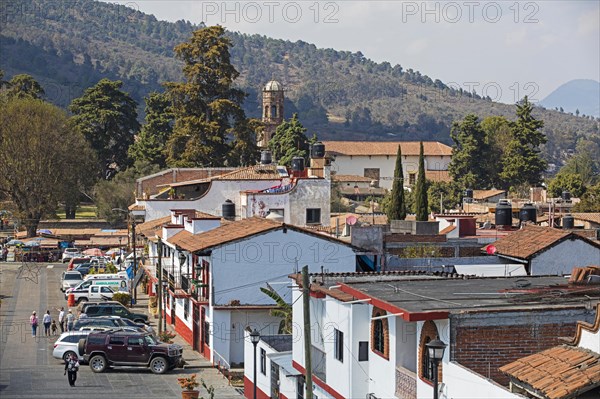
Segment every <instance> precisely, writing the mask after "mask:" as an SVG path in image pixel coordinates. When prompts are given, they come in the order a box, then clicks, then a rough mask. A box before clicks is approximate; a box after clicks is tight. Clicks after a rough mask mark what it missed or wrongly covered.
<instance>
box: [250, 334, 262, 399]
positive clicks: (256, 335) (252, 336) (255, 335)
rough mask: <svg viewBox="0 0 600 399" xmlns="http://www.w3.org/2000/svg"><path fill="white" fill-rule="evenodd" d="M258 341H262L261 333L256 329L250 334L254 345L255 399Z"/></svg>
mask: <svg viewBox="0 0 600 399" xmlns="http://www.w3.org/2000/svg"><path fill="white" fill-rule="evenodd" d="M258 341H260V333H259V332H258V331H256V328H255V329H254V331H252V332H251V333H250V342H252V345H254V381H253V382H254V396H253V399H256V345H257V344H258Z"/></svg>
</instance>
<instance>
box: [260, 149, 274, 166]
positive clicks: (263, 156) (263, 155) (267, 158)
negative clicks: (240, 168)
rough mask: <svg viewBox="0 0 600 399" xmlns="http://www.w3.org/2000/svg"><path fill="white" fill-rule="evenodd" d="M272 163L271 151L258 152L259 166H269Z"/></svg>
mask: <svg viewBox="0 0 600 399" xmlns="http://www.w3.org/2000/svg"><path fill="white" fill-rule="evenodd" d="M271 162H273V158H272V157H271V151H268V150H265V151H261V152H260V163H261V165H269V164H271Z"/></svg>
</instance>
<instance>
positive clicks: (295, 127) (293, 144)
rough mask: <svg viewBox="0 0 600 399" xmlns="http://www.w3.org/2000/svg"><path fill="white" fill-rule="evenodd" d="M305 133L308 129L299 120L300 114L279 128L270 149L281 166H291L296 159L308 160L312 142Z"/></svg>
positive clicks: (271, 141) (272, 139)
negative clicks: (293, 159)
mask: <svg viewBox="0 0 600 399" xmlns="http://www.w3.org/2000/svg"><path fill="white" fill-rule="evenodd" d="M305 132H306V128H305V127H304V126H302V123H301V122H300V121H299V120H298V114H294V115H292V119H290V120H287V121H283V122H282V123H281V125H279V126H277V129H276V130H275V134H274V135H273V137H271V140H270V141H269V149H270V150H271V153H272V154H273V159H275V160H276V161H277V163H278V164H279V165H286V166H290V165H291V164H292V158H294V157H302V158H304V159H307V158H308V155H309V148H310V142H309V140H308V138H307V137H306V134H304V133H305Z"/></svg>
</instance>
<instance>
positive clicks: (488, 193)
mask: <svg viewBox="0 0 600 399" xmlns="http://www.w3.org/2000/svg"><path fill="white" fill-rule="evenodd" d="M504 193H506V191H504V190H473V199H476V200H484V199H487V198H490V197H495V196H496V195H500V194H504Z"/></svg>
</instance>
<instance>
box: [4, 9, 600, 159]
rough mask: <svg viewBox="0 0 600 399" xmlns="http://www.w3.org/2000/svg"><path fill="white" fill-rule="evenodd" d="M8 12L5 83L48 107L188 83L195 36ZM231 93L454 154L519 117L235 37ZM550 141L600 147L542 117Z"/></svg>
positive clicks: (91, 17)
mask: <svg viewBox="0 0 600 399" xmlns="http://www.w3.org/2000/svg"><path fill="white" fill-rule="evenodd" d="M2 10H3V12H4V11H6V10H9V11H11V15H10V17H8V18H4V19H3V21H2V30H1V31H0V53H1V54H2V57H0V69H3V70H4V71H5V79H10V77H11V76H13V75H15V74H18V73H27V74H30V75H32V76H34V77H35V78H36V79H37V80H38V81H39V82H40V83H41V84H42V85H43V86H44V88H45V89H46V97H47V99H48V100H49V101H52V102H54V103H56V104H58V105H60V106H63V107H64V106H66V105H68V104H69V103H70V102H71V100H72V99H73V98H76V97H78V96H80V95H81V93H82V92H83V90H84V89H85V88H87V87H89V86H91V85H93V84H95V83H96V82H97V81H98V80H100V79H101V78H102V77H107V78H109V79H119V80H122V81H123V82H124V88H125V90H127V91H128V92H129V93H130V94H131V95H132V97H133V98H134V99H135V100H136V101H138V103H139V105H140V106H139V109H140V110H143V105H144V104H143V97H144V96H145V95H147V94H148V93H149V92H151V91H155V90H158V91H160V90H162V83H163V82H166V81H177V80H181V79H182V76H181V63H180V62H179V61H177V60H175V59H174V58H173V47H175V46H176V45H177V44H179V43H181V42H184V41H186V40H188V39H189V37H190V36H191V34H192V32H193V31H194V30H196V29H198V28H199V27H200V26H198V25H194V24H191V23H190V22H187V21H184V20H181V21H177V22H175V23H170V22H165V21H159V20H157V19H156V18H155V17H154V16H153V15H147V14H144V13H141V12H139V11H136V10H134V9H131V8H128V7H126V6H123V5H118V4H110V3H104V2H96V1H92V0H74V1H68V2H67V1H54V0H46V1H43V0H4V1H3V5H2ZM228 35H229V37H230V38H231V40H232V42H233V44H234V47H233V48H232V50H231V55H232V62H233V64H234V65H235V66H236V68H237V70H238V71H239V72H240V73H241V75H240V78H239V79H238V80H237V81H236V84H238V85H239V86H240V88H241V89H243V90H244V91H246V92H247V93H248V97H247V99H246V101H245V104H244V107H245V109H246V112H247V113H248V115H249V116H254V117H259V116H260V115H261V106H260V102H261V89H262V87H263V85H264V84H265V83H266V82H267V81H269V80H271V79H272V78H275V79H277V80H279V81H281V82H282V83H283V85H284V87H285V89H286V93H285V95H286V102H285V116H286V118H287V117H290V116H291V114H292V113H293V112H298V114H299V117H300V120H301V121H302V123H303V124H304V125H305V126H306V127H307V128H308V134H309V135H310V136H312V134H313V133H316V134H317V135H318V137H319V138H321V139H324V140H325V139H327V140H336V139H337V140H342V139H343V140H373V141H378V140H379V141H384V140H439V141H442V142H444V143H447V144H451V139H450V135H449V133H450V128H451V126H452V122H453V121H456V120H458V119H461V118H463V117H464V116H465V115H466V114H468V113H475V114H477V115H478V116H480V117H481V118H484V117H487V116H490V115H503V116H506V117H508V118H510V119H514V118H515V106H514V105H507V104H501V103H495V102H493V101H491V99H490V98H482V97H481V96H479V95H478V94H476V93H471V92H469V91H465V90H462V89H455V88H452V87H449V86H447V85H446V84H444V83H443V82H442V81H440V80H438V79H433V78H430V77H429V76H427V75H424V74H422V73H421V72H419V71H415V70H413V69H410V68H404V67H402V66H401V65H391V64H390V63H388V62H382V63H376V62H373V61H371V60H370V59H368V58H366V57H364V55H363V54H362V53H360V52H356V53H351V52H349V51H336V50H333V49H319V48H317V47H316V46H315V45H314V44H310V43H306V42H303V41H296V42H290V41H287V40H278V39H272V38H268V37H266V36H260V35H246V34H241V33H236V32H229V33H228ZM534 115H535V116H536V117H537V118H540V119H543V120H544V122H545V126H544V131H545V133H546V134H547V136H548V138H549V141H548V144H546V145H545V146H544V148H543V151H544V153H545V155H546V157H547V158H548V160H549V161H550V162H553V163H556V164H560V163H561V162H562V160H564V157H565V154H568V152H569V150H574V149H575V144H576V143H577V141H578V140H579V139H580V138H587V139H593V140H597V141H598V142H599V143H600V133H599V124H598V121H596V120H591V119H589V118H583V117H575V116H574V115H569V114H566V113H560V112H556V111H553V110H545V109H544V108H542V107H538V108H537V109H536V110H535V113H534Z"/></svg>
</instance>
